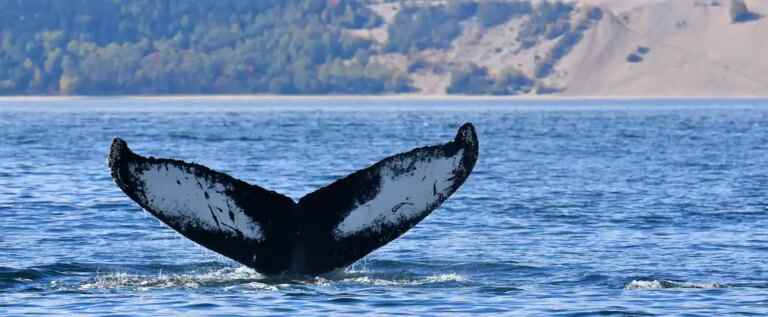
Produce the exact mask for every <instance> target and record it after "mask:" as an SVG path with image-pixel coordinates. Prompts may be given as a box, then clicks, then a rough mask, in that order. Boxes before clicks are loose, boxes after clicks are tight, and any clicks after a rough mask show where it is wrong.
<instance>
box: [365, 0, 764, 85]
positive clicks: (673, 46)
mask: <svg viewBox="0 0 768 317" xmlns="http://www.w3.org/2000/svg"><path fill="white" fill-rule="evenodd" d="M568 2H575V3H577V11H576V13H575V14H573V18H572V24H573V25H576V24H578V23H579V22H580V21H581V19H583V18H584V13H585V12H587V10H589V9H590V8H592V7H599V8H601V9H602V11H603V13H604V16H603V18H602V19H601V20H600V21H599V22H598V23H597V24H596V25H593V26H592V27H591V28H589V29H588V30H587V31H586V32H584V33H583V38H582V40H581V41H580V42H579V43H578V44H577V45H576V46H575V47H573V49H572V50H571V51H570V53H569V54H568V55H567V56H565V57H564V58H563V59H561V60H560V61H559V62H557V64H556V65H555V71H554V73H553V74H552V75H550V76H547V77H546V78H543V79H539V80H540V82H541V83H542V84H546V85H547V86H550V87H559V88H561V89H562V92H561V93H560V94H562V95H571V96H603V95H604V96H768V59H766V58H763V56H768V41H766V40H765V39H768V1H765V0H748V1H747V4H748V6H749V8H750V10H751V11H753V12H755V13H757V14H759V15H761V16H763V17H762V18H760V19H757V20H754V21H749V22H744V23H732V22H731V17H730V13H729V9H730V0H572V1H568ZM373 9H374V10H375V11H376V12H377V13H379V14H380V15H381V16H383V17H384V18H385V21H387V22H388V23H391V22H392V20H393V17H394V16H395V15H396V14H397V11H398V9H399V6H398V5H394V4H392V3H388V4H380V5H374V6H373ZM521 23H522V21H521V19H512V20H510V21H508V22H507V23H504V24H502V25H498V26H495V27H492V28H487V29H486V28H482V27H480V26H479V25H477V23H473V22H471V21H468V22H465V23H463V26H464V31H463V34H462V35H461V36H460V37H459V38H457V39H456V40H454V42H453V45H452V47H451V48H450V49H447V50H426V51H420V52H414V53H411V54H409V55H407V56H406V55H402V54H385V55H379V56H376V57H375V58H376V59H377V61H378V62H381V63H384V64H388V65H390V66H393V67H394V68H397V69H400V70H405V69H407V65H408V63H409V62H412V61H414V60H425V61H428V62H431V63H433V64H434V65H443V66H444V67H434V68H426V69H421V70H419V71H418V72H415V73H411V74H409V75H410V77H411V79H413V81H414V85H415V86H416V87H417V88H418V89H419V90H420V93H422V94H438V95H439V94H444V93H445V89H446V87H447V86H448V84H449V83H450V79H451V72H450V71H449V70H450V69H451V67H453V66H456V65H463V64H467V63H473V64H477V65H480V66H484V67H487V68H488V69H489V71H490V72H491V73H499V72H500V71H501V70H503V69H504V68H507V67H514V68H517V69H520V70H521V71H523V72H524V73H526V74H527V75H529V76H531V77H534V66H535V64H536V61H537V60H539V59H540V58H541V57H543V56H546V55H547V53H548V52H549V51H550V50H551V48H552V47H553V45H554V44H555V43H554V41H551V40H550V41H547V40H543V41H541V42H539V43H537V44H536V45H535V46H534V47H532V48H527V49H522V48H521V47H520V43H518V42H517V40H516V34H517V33H516V32H518V31H519V30H520V25H521ZM359 35H360V36H365V37H368V38H371V39H374V40H376V41H378V42H380V43H385V42H386V40H387V38H386V25H385V26H383V27H381V28H379V29H376V30H373V31H366V34H359ZM638 48H641V50H646V49H647V52H645V53H644V54H639V56H640V57H641V58H642V60H641V61H637V62H634V63H631V62H628V59H627V58H628V56H629V55H630V54H632V53H633V52H635V53H636V52H637V51H638ZM446 69H447V70H446Z"/></svg>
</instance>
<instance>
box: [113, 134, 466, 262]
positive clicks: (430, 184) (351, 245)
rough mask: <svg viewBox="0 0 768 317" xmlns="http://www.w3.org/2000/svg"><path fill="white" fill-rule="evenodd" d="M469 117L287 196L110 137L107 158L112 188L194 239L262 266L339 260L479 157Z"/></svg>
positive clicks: (394, 228)
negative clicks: (433, 137) (435, 140)
mask: <svg viewBox="0 0 768 317" xmlns="http://www.w3.org/2000/svg"><path fill="white" fill-rule="evenodd" d="M478 146H479V145H478V140H477V133H476V132H475V128H474V127H473V126H472V124H470V123H466V124H464V125H463V126H462V127H461V128H459V130H458V132H457V134H456V137H455V138H454V139H453V140H452V141H451V142H448V143H445V144H441V145H434V146H426V147H421V148H417V149H413V150H411V151H408V152H405V153H400V154H397V155H394V156H390V157H388V158H385V159H383V160H381V161H379V162H377V163H375V164H373V165H371V166H369V167H367V168H364V169H362V170H359V171H357V172H354V173H352V174H350V175H348V176H346V177H344V178H341V179H339V180H336V181H335V182H333V183H331V184H329V185H327V186H325V187H322V188H320V189H318V190H316V191H314V192H312V193H309V194H307V195H306V196H304V197H302V198H301V199H300V200H299V201H298V203H296V202H294V201H293V200H292V199H291V198H289V197H287V196H284V195H281V194H279V193H276V192H274V191H269V190H267V189H264V188H261V187H259V186H256V185H251V184H248V183H246V182H244V181H241V180H239V179H237V178H234V177H231V176H229V175H227V174H224V173H220V172H217V171H214V170H211V169H209V168H207V167H205V166H202V165H199V164H194V163H187V162H183V161H178V160H172V159H160V158H153V157H148V158H147V157H143V156H140V155H138V154H135V153H133V152H132V151H131V150H130V149H129V148H128V145H127V143H126V142H125V141H123V140H121V139H118V138H116V139H115V140H114V141H113V142H112V146H111V148H110V151H109V157H108V165H109V168H110V171H111V174H112V178H113V179H114V180H115V183H116V184H117V185H118V186H119V187H120V189H122V190H123V192H125V194H126V195H128V197H130V198H131V199H132V200H133V201H135V202H136V203H137V204H139V206H141V207H142V208H144V209H145V210H147V211H148V212H149V213H151V214H152V215H153V216H155V217H157V218H158V219H160V221H162V222H163V223H165V224H166V225H168V226H170V227H171V228H173V229H174V230H176V231H178V232H179V233H181V234H182V235H184V236H185V237H187V238H189V239H190V240H192V241H195V242H196V243H198V244H200V245H202V246H204V247H206V248H208V249H210V250H213V251H215V252H218V253H220V254H222V255H224V256H226V257H229V258H231V259H233V260H235V261H237V262H240V263H242V264H243V265H246V266H249V267H251V268H253V269H255V270H257V271H259V272H261V273H264V274H280V273H300V274H321V273H325V272H329V271H332V270H335V269H339V268H343V267H346V266H348V265H350V264H352V263H354V262H355V261H357V260H359V259H361V258H362V257H364V256H365V255H367V254H368V253H371V252H372V251H374V250H376V249H377V248H379V247H381V246H383V245H385V244H387V243H388V242H390V241H392V240H394V239H396V238H397V237H399V236H400V235H402V234H403V233H405V232H406V231H408V229H410V228H412V227H413V226H415V225H416V224H417V223H419V221H421V220H422V219H424V218H425V217H426V216H428V215H429V214H430V213H431V212H432V211H433V210H434V209H436V208H437V207H439V206H440V204H442V203H443V201H445V200H446V199H447V198H448V197H449V196H450V195H451V194H453V193H454V192H455V191H456V190H457V189H458V188H459V187H460V186H461V184H463V183H464V181H465V180H466V179H467V177H468V176H469V174H470V172H471V171H472V169H473V167H474V166H475V162H476V161H477V157H478Z"/></svg>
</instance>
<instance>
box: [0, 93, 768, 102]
mask: <svg viewBox="0 0 768 317" xmlns="http://www.w3.org/2000/svg"><path fill="white" fill-rule="evenodd" d="M102 99H123V100H138V101H141V100H147V101H205V100H216V101H325V100H340V101H355V100H364V101H366V100H367V101H375V100H381V101H475V100H477V101H568V100H575V101H578V100H586V101H590V100H593V101H601V100H604V101H611V100H768V96H664V95H662V96H563V95H536V96H531V95H523V96H520V95H516V96H495V95H420V94H385V95H104V96H0V103H2V102H59V101H73V100H102Z"/></svg>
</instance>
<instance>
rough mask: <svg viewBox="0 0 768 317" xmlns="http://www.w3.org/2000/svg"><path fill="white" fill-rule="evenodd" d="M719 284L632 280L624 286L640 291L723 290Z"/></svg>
mask: <svg viewBox="0 0 768 317" xmlns="http://www.w3.org/2000/svg"><path fill="white" fill-rule="evenodd" d="M723 287H725V286H723V285H722V284H719V283H691V282H675V281H667V280H633V281H632V282H629V283H627V285H625V286H624V289H625V290H642V289H668V288H699V289H713V288H723Z"/></svg>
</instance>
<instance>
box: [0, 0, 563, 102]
mask: <svg viewBox="0 0 768 317" xmlns="http://www.w3.org/2000/svg"><path fill="white" fill-rule="evenodd" d="M571 11H572V7H571V6H569V5H563V4H554V3H553V4H549V3H548V2H544V4H540V5H538V7H533V6H532V5H531V4H530V3H529V2H527V1H503V2H502V1H482V2H467V1H456V2H453V3H450V4H447V5H437V6H404V8H403V9H402V10H400V11H399V12H398V14H397V16H396V17H395V22H394V23H392V24H390V25H389V26H388V29H387V31H388V34H389V41H388V42H387V44H386V45H379V44H377V43H374V42H373V41H371V40H367V39H364V38H360V37H353V36H350V35H348V33H347V32H344V31H345V30H351V29H372V28H376V27H380V26H382V23H383V20H382V18H381V17H379V16H378V15H376V14H375V13H374V12H372V11H371V10H370V9H369V8H368V6H367V4H366V3H365V1H347V0H259V1H242V0H218V1H179V0H122V1H121V0H67V1H59V0H0V95H132V94H241V93H270V94H331V93H333V94H377V93H404V92H411V91H413V90H414V88H413V85H412V83H411V81H410V79H409V77H408V73H407V71H402V70H397V69H394V68H391V67H388V66H386V65H383V64H380V63H377V62H376V61H375V60H374V59H373V58H371V57H372V56H375V55H377V54H386V53H401V54H408V53H411V52H415V51H419V50H423V49H430V48H434V49H444V48H447V47H450V45H451V42H452V41H453V40H454V39H455V38H456V37H458V36H459V35H460V34H461V32H462V29H461V26H460V23H461V22H462V21H465V20H467V19H469V18H476V19H477V20H478V22H479V23H480V24H481V25H483V26H484V27H492V26H494V25H497V24H500V23H503V22H505V21H507V20H509V19H510V18H512V17H515V16H523V15H529V16H531V19H529V22H528V23H527V24H526V26H525V27H526V28H527V30H524V33H523V34H525V37H524V38H520V39H518V40H519V41H521V42H523V43H526V42H525V41H528V42H532V41H536V40H537V39H538V38H540V37H546V38H555V37H558V36H560V35H562V34H576V33H575V31H573V30H571V29H570V25H569V24H568V23H567V18H568V15H569V14H570V12H571ZM577 35H578V34H577ZM572 37H573V36H572ZM556 58H557V56H554V57H553V58H551V60H550V62H552V60H554V61H555V62H556ZM543 67H545V68H546V67H550V65H544V66H543ZM547 71H548V69H544V70H542V72H541V74H539V75H541V76H546V72H547ZM453 72H454V73H455V75H454V80H453V81H452V83H451V87H449V89H448V93H473V94H486V93H493V94H516V93H526V92H528V91H530V90H531V86H532V85H533V80H532V79H530V78H526V77H525V76H524V75H523V74H521V73H520V72H518V71H516V70H514V69H511V70H507V71H505V72H504V73H503V74H501V75H500V77H498V78H494V77H492V76H489V75H488V73H487V71H485V70H483V69H479V68H477V67H474V66H472V65H468V66H466V67H462V68H459V69H455V70H453Z"/></svg>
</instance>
